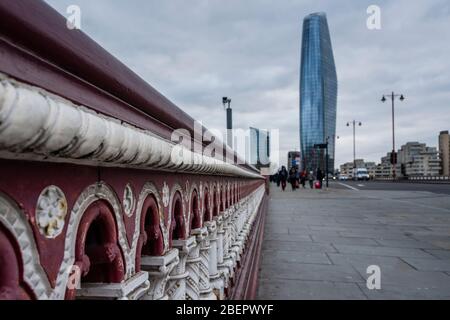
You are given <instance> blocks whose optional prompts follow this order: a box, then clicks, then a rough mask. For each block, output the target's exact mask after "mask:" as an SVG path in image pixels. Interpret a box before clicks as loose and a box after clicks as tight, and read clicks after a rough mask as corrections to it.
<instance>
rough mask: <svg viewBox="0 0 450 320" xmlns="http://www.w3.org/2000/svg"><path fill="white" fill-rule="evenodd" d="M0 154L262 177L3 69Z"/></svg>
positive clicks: (37, 158)
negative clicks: (10, 74) (29, 82)
mask: <svg viewBox="0 0 450 320" xmlns="http://www.w3.org/2000/svg"><path fill="white" fill-rule="evenodd" d="M175 148H176V149H175ZM0 157H1V158H7V159H29V160H40V161H51V162H69V163H76V164H85V165H95V166H98V165H101V166H112V167H130V168H139V169H157V170H161V171H169V172H188V173H196V174H208V175H222V176H239V177H246V178H261V176H260V175H259V174H257V173H255V172H251V171H249V170H246V169H243V168H242V167H239V166H237V165H234V164H230V163H227V162H224V161H222V160H220V159H216V158H213V157H209V156H204V155H203V154H199V153H194V152H192V151H191V150H189V149H186V148H183V147H181V146H180V145H175V144H174V143H172V142H171V141H168V140H165V139H163V138H161V137H158V136H156V135H154V134H153V133H151V132H150V131H148V130H142V129H139V128H137V127H134V126H132V125H129V124H126V123H123V122H122V121H120V120H118V119H115V118H111V117H107V116H105V115H102V114H100V113H97V112H95V111H94V110H92V109H89V108H87V107H85V106H80V105H76V104H74V103H72V102H71V101H69V100H66V99H64V98H62V97H60V96H57V95H54V94H51V93H49V92H48V91H45V90H43V89H41V88H38V87H34V86H30V85H27V84H25V83H21V82H18V81H15V80H13V79H11V78H9V77H7V76H6V75H3V74H0ZM188 159H194V161H185V160H188Z"/></svg>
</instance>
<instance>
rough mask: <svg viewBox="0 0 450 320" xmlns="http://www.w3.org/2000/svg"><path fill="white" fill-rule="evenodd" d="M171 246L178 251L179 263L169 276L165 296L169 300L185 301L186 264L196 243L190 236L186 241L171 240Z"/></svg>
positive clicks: (187, 272)
mask: <svg viewBox="0 0 450 320" xmlns="http://www.w3.org/2000/svg"><path fill="white" fill-rule="evenodd" d="M172 244H173V247H174V248H176V249H178V252H179V254H178V256H179V259H180V262H179V263H178V264H177V265H176V266H175V268H174V269H173V270H172V272H171V274H170V277H169V284H168V288H167V294H168V296H169V299H170V300H186V278H187V277H188V276H189V271H188V270H187V269H186V262H187V259H188V256H189V254H190V253H191V252H192V250H193V249H194V248H196V247H197V242H196V241H195V237H194V236H192V237H189V238H188V239H187V240H173V243H172Z"/></svg>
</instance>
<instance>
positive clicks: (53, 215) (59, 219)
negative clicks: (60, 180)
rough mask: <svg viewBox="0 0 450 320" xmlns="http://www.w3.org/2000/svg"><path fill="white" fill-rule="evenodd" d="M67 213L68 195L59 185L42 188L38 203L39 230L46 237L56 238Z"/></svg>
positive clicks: (37, 218)
mask: <svg viewBox="0 0 450 320" xmlns="http://www.w3.org/2000/svg"><path fill="white" fill-rule="evenodd" d="M66 214H67V200H66V196H65V195H64V193H63V192H62V190H61V189H60V188H58V187H57V186H53V185H52V186H48V187H46V188H45V189H44V190H42V192H41V194H40V195H39V198H38V201H37V205H36V220H37V223H38V226H39V232H40V233H41V234H42V235H44V236H45V237H46V238H50V239H53V238H56V237H57V236H58V235H59V234H60V233H61V232H62V230H63V228H64V221H65V217H66Z"/></svg>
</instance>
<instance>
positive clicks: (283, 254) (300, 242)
mask: <svg viewBox="0 0 450 320" xmlns="http://www.w3.org/2000/svg"><path fill="white" fill-rule="evenodd" d="M270 192H271V194H270V198H269V206H268V213H267V218H266V226H265V235H264V240H263V246H262V250H263V251H262V259H261V265H260V273H259V289H258V298H260V299H336V300H338V299H450V196H448V195H439V196H436V194H433V193H430V192H420V191H392V190H389V191H384V190H359V191H355V190H349V189H342V188H337V187H333V184H332V185H331V187H330V188H329V189H323V190H311V189H306V190H297V191H295V192H292V191H286V192H281V191H280V190H279V189H277V188H276V187H275V188H274V187H273V186H272V187H271V190H270ZM373 265H376V266H378V267H379V268H380V272H381V278H380V281H381V289H379V290H376V289H375V290H370V289H368V287H367V283H366V282H367V279H368V277H369V276H370V274H368V273H367V271H368V270H367V268H368V267H369V266H373Z"/></svg>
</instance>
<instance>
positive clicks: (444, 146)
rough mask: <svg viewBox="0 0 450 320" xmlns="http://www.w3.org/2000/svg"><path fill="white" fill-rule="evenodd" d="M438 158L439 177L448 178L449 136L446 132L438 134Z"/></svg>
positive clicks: (449, 166) (449, 169)
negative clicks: (439, 166)
mask: <svg viewBox="0 0 450 320" xmlns="http://www.w3.org/2000/svg"><path fill="white" fill-rule="evenodd" d="M439 156H440V159H441V175H443V176H450V135H449V133H448V131H441V133H440V134H439Z"/></svg>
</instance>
